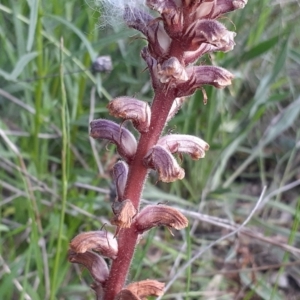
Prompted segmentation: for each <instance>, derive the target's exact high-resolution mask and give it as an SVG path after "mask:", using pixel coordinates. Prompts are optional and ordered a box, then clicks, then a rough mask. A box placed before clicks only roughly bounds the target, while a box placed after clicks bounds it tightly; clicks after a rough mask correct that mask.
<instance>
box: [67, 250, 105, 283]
mask: <svg viewBox="0 0 300 300" xmlns="http://www.w3.org/2000/svg"><path fill="white" fill-rule="evenodd" d="M68 259H69V261H70V262H71V263H77V264H81V265H83V266H85V267H86V268H87V269H88V270H89V272H90V274H91V275H92V277H93V278H94V280H95V281H96V282H98V283H104V282H105V281H106V279H107V278H108V274H109V271H108V267H107V264H106V262H105V260H104V259H103V258H102V257H101V256H99V255H98V254H96V253H94V252H90V251H87V252H84V253H76V252H74V251H73V250H69V252H68Z"/></svg>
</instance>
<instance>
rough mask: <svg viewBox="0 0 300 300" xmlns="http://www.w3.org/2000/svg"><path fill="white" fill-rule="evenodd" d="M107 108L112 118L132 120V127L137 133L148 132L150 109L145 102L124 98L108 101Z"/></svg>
mask: <svg viewBox="0 0 300 300" xmlns="http://www.w3.org/2000/svg"><path fill="white" fill-rule="evenodd" d="M107 108H108V110H109V113H110V114H111V115H113V116H114V117H117V118H123V119H125V120H132V123H133V125H134V127H135V128H136V129H137V130H138V131H139V132H147V131H148V129H149V125H150V119H151V109H150V107H149V105H148V104H147V103H146V102H144V101H141V100H138V99H135V98H132V97H126V96H124V97H118V98H116V99H114V100H112V101H110V102H109V104H108V105H107Z"/></svg>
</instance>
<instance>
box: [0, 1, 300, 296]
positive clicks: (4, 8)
mask: <svg viewBox="0 0 300 300" xmlns="http://www.w3.org/2000/svg"><path fill="white" fill-rule="evenodd" d="M299 6H300V4H299V1H296V0H294V1H293V0H291V1H283V0H278V1H270V0H251V1H249V3H248V4H247V6H246V7H245V9H243V10H239V11H236V12H234V13H231V14H229V15H226V16H224V17H223V18H222V19H221V20H220V21H221V22H223V23H224V24H226V26H227V28H228V29H230V30H232V31H236V32H237V37H236V47H235V49H234V50H233V51H232V52H229V53H226V54H224V53H215V54H212V55H210V56H207V57H205V58H204V59H202V60H201V61H199V64H214V65H218V66H222V67H224V68H227V69H228V70H230V71H231V72H232V73H234V74H235V80H234V81H233V85H232V86H230V87H229V88H227V89H225V90H222V91H219V90H216V89H212V88H210V87H205V90H206V93H207V95H208V103H207V105H204V104H203V96H202V92H201V91H198V92H197V93H195V95H193V96H192V97H190V99H189V100H188V101H187V102H186V104H185V105H184V107H183V109H182V110H181V111H180V112H179V113H178V114H177V115H176V117H175V118H174V119H173V120H172V121H171V122H170V123H169V124H168V126H167V127H166V132H178V133H188V134H194V135H197V136H200V137H202V138H203V139H204V140H205V141H207V142H208V143H209V144H210V145H211V148H210V151H209V152H208V153H207V155H206V157H205V159H202V160H201V161H199V162H196V163H195V162H194V161H191V159H190V158H184V159H183V161H182V164H183V166H184V168H185V170H186V177H185V179H183V180H182V181H180V182H176V183H172V184H162V183H157V182H156V177H155V175H154V176H152V175H150V177H149V182H148V183H147V185H146V188H145V193H144V196H143V198H144V199H146V200H147V201H151V202H153V203H158V202H165V201H167V202H168V203H169V204H170V205H172V206H175V207H176V206H177V207H179V208H182V209H184V210H185V211H187V212H199V213H202V214H205V215H210V216H211V221H212V223H214V220H216V219H213V218H214V217H215V218H216V217H218V218H222V219H224V220H228V221H230V222H232V223H236V224H241V223H242V222H243V221H244V220H245V219H246V218H247V216H248V215H249V213H250V212H251V210H252V208H253V206H254V205H255V203H256V202H257V200H258V198H259V196H260V194H261V192H262V190H263V187H264V186H267V190H266V193H265V194H264V199H263V201H262V205H261V206H260V207H259V209H258V210H257V211H256V214H255V216H254V217H253V218H252V220H251V222H250V223H249V224H248V225H247V227H248V228H249V229H251V230H252V231H251V232H252V233H253V234H254V235H257V237H258V238H253V237H252V238H249V237H247V236H246V235H243V234H241V233H240V234H237V235H235V236H233V237H231V238H230V239H227V240H225V241H222V242H220V243H218V244H217V245H215V246H214V247H210V248H209V249H208V250H207V251H205V252H204V253H203V254H202V255H201V256H200V258H198V259H197V260H195V261H194V262H193V263H191V264H189V265H188V267H187V268H185V270H184V271H183V272H182V273H180V274H179V273H178V274H177V269H178V268H180V266H182V265H183V264H184V263H185V262H187V261H189V259H191V258H192V257H193V256H194V255H195V254H197V253H199V251H201V250H203V249H204V248H205V247H207V246H208V245H210V243H212V242H214V241H216V240H217V239H218V238H220V237H221V236H223V235H224V234H226V233H228V231H226V229H224V227H222V226H216V225H215V224H209V223H208V222H203V221H199V218H198V221H197V216H198V217H200V216H201V215H200V214H199V213H198V215H197V216H196V217H195V216H194V217H190V227H189V228H188V230H186V231H182V232H174V235H175V236H174V237H172V236H171V234H170V233H169V231H168V230H166V229H163V228H159V229H157V230H152V231H150V232H149V233H148V234H147V235H146V236H145V237H144V238H143V239H142V240H141V242H140V245H139V246H138V247H137V250H136V256H135V259H134V262H133V264H132V268H131V271H130V276H129V280H140V279H146V278H155V279H158V280H161V281H165V282H166V283H168V282H169V281H170V280H171V279H172V277H173V276H174V275H175V274H177V275H179V276H178V278H177V280H176V281H175V283H174V284H172V286H171V287H170V289H169V290H168V291H167V293H166V295H165V296H164V297H163V299H211V300H212V299H300V289H299V286H300V279H299V278H300V276H299V275H300V271H299V268H298V266H299V260H300V257H299V251H297V247H298V246H299V245H300V233H299V228H298V227H299V217H300V205H299V204H300V196H299V185H300V153H299V147H300V139H299V136H300V131H299V128H300V126H299V125H300V118H299V112H300V97H299V91H300V79H299V78H300V47H299V38H300V31H299V25H300V24H299V23H300V22H299V18H300V9H299ZM100 15H101V13H100V12H99V9H98V8H97V6H96V5H95V3H93V2H91V1H89V2H85V1H75V0H65V1H58V0H48V1H38V0H28V1H25V0H1V3H0V135H1V137H0V208H1V209H0V220H1V222H0V299H26V300H27V299H33V300H38V299H75V300H76V299H94V297H93V293H92V292H91V291H90V288H89V284H90V283H91V281H92V279H91V278H90V276H89V274H88V272H87V271H86V270H83V269H81V268H80V267H78V266H74V265H71V264H70V263H69V262H68V261H67V256H66V253H67V249H68V243H69V242H70V240H71V239H72V238H73V237H74V236H75V235H76V234H77V233H79V232H82V231H88V230H97V229H101V228H102V226H103V225H104V224H107V225H106V226H105V230H109V231H113V230H114V228H113V227H111V226H110V225H109V219H110V218H111V216H112V215H111V209H110V198H112V194H113V188H112V185H111V168H112V166H113V164H114V162H115V161H116V160H117V159H118V156H117V155H116V152H115V151H114V148H113V146H111V145H106V144H105V143H103V142H96V143H95V142H94V141H90V140H89V135H88V127H89V121H90V120H92V119H95V118H100V117H101V118H111V117H110V116H109V115H108V113H107V109H106V105H107V103H108V101H109V100H110V99H111V98H113V97H116V96H121V95H128V96H136V97H137V98H139V99H142V100H145V101H148V102H149V101H151V97H152V90H151V86H150V83H149V76H148V74H147V72H143V70H144V69H145V63H144V62H143V61H142V59H141V58H140V55H139V52H140V50H141V48H142V47H143V46H144V45H145V41H144V40H143V39H140V38H137V37H140V35H139V34H138V33H137V32H135V31H133V30H129V29H127V28H125V26H119V27H118V28H117V27H106V28H105V29H101V30H100V29H99V26H100V20H99V17H100ZM99 55H110V56H111V59H112V61H113V70H112V71H111V72H110V73H104V74H99V73H98V74H93V73H92V72H91V64H92V62H93V61H94V60H95V59H96V57H97V56H99ZM65 73H68V74H65ZM62 74H64V75H63V76H60V75H62ZM145 202H146V201H145ZM215 223H216V222H215ZM263 236H265V237H266V238H268V239H269V241H273V244H270V243H266V242H264V243H263V242H262V238H261V237H263ZM274 243H275V244H278V246H275V245H274ZM287 245H290V247H289V248H288V247H287ZM287 248H288V249H289V251H288V252H285V251H284V249H287ZM274 265H276V266H275V267H274ZM259 268H260V269H259ZM259 270H260V271H259Z"/></svg>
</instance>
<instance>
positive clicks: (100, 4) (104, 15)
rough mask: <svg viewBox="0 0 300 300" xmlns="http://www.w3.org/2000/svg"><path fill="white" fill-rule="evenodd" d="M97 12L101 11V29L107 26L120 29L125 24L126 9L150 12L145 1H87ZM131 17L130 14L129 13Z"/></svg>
mask: <svg viewBox="0 0 300 300" xmlns="http://www.w3.org/2000/svg"><path fill="white" fill-rule="evenodd" d="M87 1H88V2H89V4H90V6H92V7H93V8H94V9H95V10H97V11H100V13H101V19H100V24H99V27H100V28H104V27H106V26H112V27H120V26H122V25H123V24H124V21H123V14H124V11H125V7H128V8H129V10H128V11H132V10H133V9H135V8H139V9H141V10H143V11H149V10H148V8H147V7H146V5H145V0H87ZM129 15H130V13H129Z"/></svg>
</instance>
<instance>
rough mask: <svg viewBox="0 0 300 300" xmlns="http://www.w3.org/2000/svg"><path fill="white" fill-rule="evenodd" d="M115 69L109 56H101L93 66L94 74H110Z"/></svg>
mask: <svg viewBox="0 0 300 300" xmlns="http://www.w3.org/2000/svg"><path fill="white" fill-rule="evenodd" d="M112 69H113V66H112V62H111V57H110V56H108V55H105V56H99V57H97V58H96V60H95V61H94V62H93V64H92V71H93V72H94V73H103V72H110V71H111V70H112Z"/></svg>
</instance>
